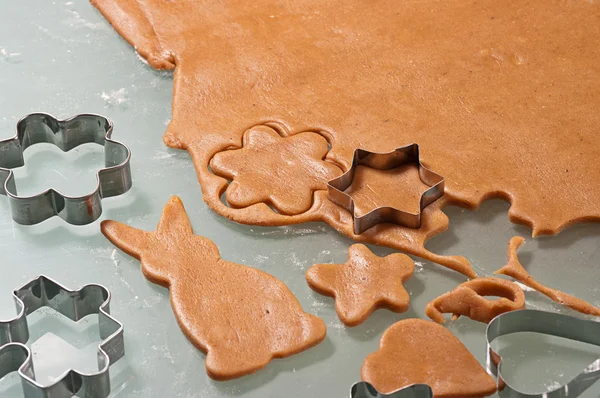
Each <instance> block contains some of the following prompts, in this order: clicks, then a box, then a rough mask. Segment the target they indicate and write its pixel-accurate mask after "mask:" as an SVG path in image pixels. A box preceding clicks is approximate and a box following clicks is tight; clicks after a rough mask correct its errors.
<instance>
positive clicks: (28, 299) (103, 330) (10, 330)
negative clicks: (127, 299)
mask: <svg viewBox="0 0 600 398" xmlns="http://www.w3.org/2000/svg"><path fill="white" fill-rule="evenodd" d="M13 297H14V299H15V303H16V305H17V312H18V315H17V316H16V317H15V318H14V319H12V320H9V321H0V379H1V378H3V377H4V376H6V375H8V374H9V373H12V372H18V374H19V376H20V377H21V381H22V386H23V393H24V395H25V398H68V397H72V396H73V395H78V396H82V397H86V398H106V397H108V395H109V394H110V376H109V373H108V368H109V367H110V365H112V364H113V363H115V362H116V361H118V360H119V359H120V358H121V357H123V355H125V346H124V340H123V325H122V324H121V323H120V322H118V321H117V320H116V319H115V318H113V317H112V316H110V308H109V304H110V291H109V290H108V289H106V288H105V287H104V286H101V285H95V284H94V285H85V286H83V287H82V288H80V289H78V290H69V289H67V288H65V287H64V286H62V285H60V284H58V283H57V282H55V281H53V280H52V279H50V278H48V277H46V276H43V275H41V276H38V277H37V278H35V279H33V280H32V281H30V282H28V283H26V284H25V285H23V286H21V287H20V288H18V289H16V290H15V291H14V292H13ZM42 307H50V308H52V309H54V310H55V311H57V312H59V313H61V314H62V315H65V316H66V317H68V318H69V319H71V320H72V321H75V322H77V321H79V320H81V319H83V318H84V317H86V316H87V315H90V314H98V326H99V332H100V338H101V339H102V341H101V342H100V344H99V346H98V372H95V373H80V372H77V371H75V370H69V371H67V372H65V373H63V374H62V375H61V376H60V377H58V379H57V381H55V382H54V383H52V384H50V385H47V386H42V385H41V384H39V383H38V382H36V381H35V373H34V369H33V361H32V356H31V352H30V350H29V348H28V347H27V346H26V345H25V343H27V341H28V340H29V328H28V326H27V316H28V315H29V314H31V313H33V312H34V311H36V310H38V309H40V308H42Z"/></svg>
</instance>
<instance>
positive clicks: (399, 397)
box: [350, 381, 433, 398]
mask: <svg viewBox="0 0 600 398" xmlns="http://www.w3.org/2000/svg"><path fill="white" fill-rule="evenodd" d="M350 398H433V391H432V390H431V387H429V386H428V385H427V384H413V385H411V386H407V387H402V388H400V389H399V390H396V391H393V392H391V393H389V394H383V393H380V392H379V391H377V389H376V388H375V387H374V386H373V385H372V384H371V383H369V382H366V381H360V382H358V383H354V385H353V386H352V388H351V389H350Z"/></svg>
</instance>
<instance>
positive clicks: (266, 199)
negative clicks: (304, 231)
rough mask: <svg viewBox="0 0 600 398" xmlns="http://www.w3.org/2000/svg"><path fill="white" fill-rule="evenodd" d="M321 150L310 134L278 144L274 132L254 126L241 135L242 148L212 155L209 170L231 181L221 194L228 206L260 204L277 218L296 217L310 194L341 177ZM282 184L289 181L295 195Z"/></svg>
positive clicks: (279, 140) (316, 137) (322, 140)
mask: <svg viewBox="0 0 600 398" xmlns="http://www.w3.org/2000/svg"><path fill="white" fill-rule="evenodd" d="M327 146H328V144H327V140H326V139H325V138H324V137H323V136H321V135H319V134H317V133H314V132H304V133H300V134H295V135H292V136H290V137H287V138H284V137H282V133H281V132H280V131H278V129H277V128H276V126H273V127H271V126H266V125H262V126H254V127H252V128H251V129H249V130H248V131H246V132H245V133H244V137H243V148H241V149H231V150H227V151H223V152H219V153H217V154H216V155H215V156H214V157H213V158H212V160H211V162H210V167H211V170H212V171H213V172H214V173H215V174H217V175H220V176H222V177H226V178H227V179H229V180H233V181H232V182H231V183H230V184H229V186H228V187H227V190H226V191H225V193H226V198H227V203H228V204H229V205H230V206H232V207H235V208H240V207H248V206H251V205H253V204H256V203H266V204H268V205H271V206H273V207H274V208H275V209H276V210H277V211H278V212H279V213H282V214H287V215H293V214H299V213H303V212H305V211H307V210H308V209H310V207H311V205H312V202H313V193H314V191H317V190H323V189H327V181H329V180H331V179H332V178H335V177H337V176H338V175H340V174H342V171H341V169H340V168H339V167H337V166H336V165H334V164H333V163H331V162H326V161H324V160H322V159H324V158H325V155H326V154H327V152H328V147H327ZM285 181H293V182H294V183H295V184H296V186H297V188H298V189H296V190H290V189H289V188H288V187H287V184H285V183H283V184H282V183H281V182H285ZM266 187H268V188H269V189H265V188H266Z"/></svg>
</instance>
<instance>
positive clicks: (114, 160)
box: [0, 113, 131, 225]
mask: <svg viewBox="0 0 600 398" xmlns="http://www.w3.org/2000/svg"><path fill="white" fill-rule="evenodd" d="M112 130H113V124H112V122H111V121H110V120H108V119H106V118H105V117H103V116H99V115H91V114H82V115H77V116H74V117H72V118H70V119H66V120H57V119H56V118H54V117H53V116H51V115H48V114H45V113H33V114H30V115H27V116H25V117H24V118H22V119H21V120H19V122H18V123H17V133H16V135H15V136H14V137H13V138H9V139H7V140H3V141H0V184H1V185H0V194H2V195H6V196H8V198H9V200H10V207H11V210H12V217H13V220H15V221H16V222H17V223H19V224H24V225H33V224H37V223H40V222H42V221H44V220H46V219H48V218H50V217H52V216H59V217H61V218H62V219H64V220H65V221H66V222H68V223H70V224H74V225H83V224H89V223H91V222H93V221H95V220H97V219H98V217H100V214H101V213H102V205H101V200H102V198H108V197H111V196H117V195H121V194H124V193H125V192H127V191H128V190H129V188H131V170H130V167H129V161H130V159H131V152H130V151H129V148H127V146H125V145H123V144H121V143H120V142H117V141H113V140H112V139H111V134H112ZM42 142H45V143H50V144H54V145H56V146H57V147H59V148H60V149H62V150H63V151H65V152H67V151H70V150H71V149H73V148H75V147H77V146H79V145H81V144H85V143H96V144H99V145H103V146H104V164H105V168H103V169H101V170H100V171H98V176H97V177H98V178H97V185H96V188H95V189H94V191H93V192H91V193H89V194H87V195H84V196H80V197H71V196H65V195H62V194H61V193H59V192H57V191H55V190H53V189H48V190H46V191H45V192H42V193H41V194H39V195H34V196H30V197H23V196H18V194H17V188H16V184H15V179H14V174H13V172H12V170H10V169H13V168H16V167H21V166H23V165H24V164H25V162H24V158H23V151H25V149H27V148H28V147H30V146H31V145H34V144H38V143H42Z"/></svg>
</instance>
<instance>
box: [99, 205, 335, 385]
mask: <svg viewBox="0 0 600 398" xmlns="http://www.w3.org/2000/svg"><path fill="white" fill-rule="evenodd" d="M102 233H103V234H104V235H105V236H106V237H107V238H108V239H109V240H110V241H111V242H112V243H113V244H115V245H116V246H117V247H119V248H120V249H121V250H123V251H125V252H126V253H127V254H129V255H130V256H133V257H135V258H137V259H139V260H140V261H141V263H142V272H143V274H144V276H145V277H146V278H147V279H148V280H149V281H151V282H153V283H156V284H159V285H162V286H165V287H167V288H168V289H169V290H170V293H171V306H172V307H173V312H174V313H175V317H176V318H177V321H178V323H179V326H180V327H181V329H182V331H183V332H184V333H185V335H186V336H187V338H188V339H189V340H190V341H191V342H192V343H193V344H194V345H195V346H196V347H198V348H199V349H200V350H202V351H203V352H205V353H206V371H207V373H208V375H209V376H210V377H212V378H213V379H216V380H228V379H233V378H236V377H241V376H244V375H247V374H249V373H252V372H255V371H257V370H259V369H262V368H264V367H265V366H266V365H267V364H268V363H269V362H270V361H271V359H273V358H283V357H287V356H290V355H293V354H296V353H298V352H300V351H304V350H306V349H307V348H310V347H312V346H314V345H316V344H318V343H320V342H321V341H323V339H324V338H325V333H326V328H325V323H324V322H323V321H322V320H321V319H320V318H317V317H316V316H314V315H310V314H307V313H306V312H304V311H303V310H302V307H300V303H299V302H298V300H297V299H296V297H295V296H294V295H293V293H292V292H291V291H290V290H289V289H288V287H287V286H286V285H285V284H284V283H283V282H281V281H280V280H278V279H276V278H275V277H273V276H271V275H269V274H267V273H266V272H263V271H261V270H258V269H256V268H252V267H248V266H245V265H241V264H236V263H232V262H229V261H225V260H223V259H221V256H220V254H219V249H218V248H217V246H216V245H215V244H214V243H213V241H211V240H210V239H207V238H204V237H201V236H199V235H194V232H193V230H192V227H191V225H190V221H189V219H188V217H187V214H186V212H185V209H184V207H183V203H181V200H180V199H179V198H178V197H173V198H171V200H170V201H169V202H168V203H167V205H166V206H165V209H164V210H163V215H162V218H161V220H160V223H159V224H158V228H157V230H156V231H153V232H146V231H142V230H139V229H135V228H132V227H130V226H127V225H125V224H121V223H119V222H116V221H104V222H103V223H102Z"/></svg>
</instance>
